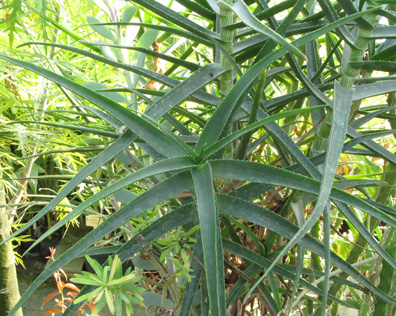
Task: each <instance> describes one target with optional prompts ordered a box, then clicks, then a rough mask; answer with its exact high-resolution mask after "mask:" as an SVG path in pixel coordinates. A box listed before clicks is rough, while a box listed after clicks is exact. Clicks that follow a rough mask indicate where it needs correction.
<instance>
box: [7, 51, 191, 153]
mask: <svg viewBox="0 0 396 316" xmlns="http://www.w3.org/2000/svg"><path fill="white" fill-rule="evenodd" d="M0 58H2V59H4V60H7V61H9V62H12V63H14V64H16V65H18V66H21V67H24V68H25V69H29V70H31V71H33V72H36V73H37V74H39V75H41V76H43V77H45V78H47V79H49V80H51V81H53V82H55V83H57V84H59V85H61V86H63V87H65V88H67V89H69V90H71V91H73V92H74V93H76V94H78V95H80V96H82V97H84V98H85V99H87V100H89V101H91V102H92V103H94V104H96V105H97V106H99V107H101V108H102V109H104V110H105V111H107V112H108V113H111V115H112V116H114V117H116V118H117V119H118V120H120V121H121V122H123V123H124V124H125V125H126V126H127V127H129V128H130V129H132V130H133V131H134V132H135V133H136V134H137V135H138V136H140V137H141V138H143V139H144V140H146V141H147V142H148V143H149V144H151V145H152V146H154V147H155V148H156V150H157V151H158V152H159V153H162V154H164V155H165V156H184V155H185V154H186V152H185V151H184V150H183V149H182V148H181V147H180V145H179V143H176V142H174V141H173V139H171V138H170V137H169V136H168V135H166V134H165V133H163V132H161V131H160V130H158V129H157V128H156V127H154V126H153V125H152V124H150V123H149V122H147V121H146V120H145V119H144V118H142V117H141V116H139V115H138V114H137V113H134V112H132V111H130V110H128V109H126V108H124V107H122V106H121V105H119V104H118V103H116V102H114V101H112V100H110V99H108V98H106V97H104V96H102V95H100V94H99V93H97V92H94V91H92V90H90V89H88V88H85V87H83V86H81V85H79V84H77V83H75V82H73V81H71V80H69V79H66V78H64V77H62V76H59V75H57V74H55V73H53V72H51V71H48V70H46V69H43V68H40V67H37V66H36V65H33V64H31V63H27V62H23V61H19V60H17V59H14V58H11V57H8V56H5V55H0Z"/></svg>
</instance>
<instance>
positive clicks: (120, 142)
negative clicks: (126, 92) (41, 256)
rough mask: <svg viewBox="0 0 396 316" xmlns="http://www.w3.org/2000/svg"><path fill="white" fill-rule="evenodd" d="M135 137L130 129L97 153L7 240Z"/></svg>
mask: <svg viewBox="0 0 396 316" xmlns="http://www.w3.org/2000/svg"><path fill="white" fill-rule="evenodd" d="M132 138H133V133H132V132H130V131H128V132H126V133H125V134H123V135H122V136H121V137H120V138H118V139H117V140H116V141H114V142H113V143H112V144H111V145H110V146H109V147H107V148H106V149H105V150H103V151H102V152H101V153H100V154H99V155H97V156H96V157H95V158H94V159H93V160H92V161H90V162H89V163H88V164H87V165H86V166H85V167H84V168H83V169H82V170H81V171H80V172H79V173H78V174H77V175H76V176H74V177H73V179H71V180H70V181H69V182H68V183H67V184H66V186H65V187H64V188H63V189H62V191H61V192H60V193H59V194H58V195H57V196H56V197H55V198H54V199H52V200H51V201H50V202H49V203H48V204H47V205H46V206H45V207H44V208H43V209H42V210H41V211H40V212H38V213H37V214H36V215H35V216H34V217H33V218H32V219H31V220H30V221H29V222H28V223H26V224H25V225H24V226H23V227H22V228H20V229H19V230H18V231H16V232H14V233H13V234H12V235H11V236H10V237H9V238H8V239H6V240H4V241H3V243H4V242H6V241H7V240H9V239H11V238H14V237H16V236H18V235H19V234H21V233H22V232H24V231H25V230H26V229H28V228H29V227H31V226H32V225H33V224H34V223H36V222H37V221H38V220H39V219H40V218H42V217H43V216H44V215H45V214H47V213H48V212H50V211H51V210H52V209H53V208H54V207H55V206H56V205H58V204H59V203H60V202H61V201H62V200H63V199H64V198H65V197H66V196H67V195H68V194H70V192H72V191H73V189H74V188H75V187H76V186H77V185H78V184H80V183H81V182H82V181H83V180H84V179H86V178H87V177H88V176H89V175H90V174H91V173H92V172H94V171H95V170H97V169H98V168H100V167H101V166H102V165H104V164H105V163H106V162H108V161H110V160H111V159H113V158H114V157H115V156H116V155H118V154H119V153H120V152H121V151H123V150H124V149H125V148H127V147H128V146H129V145H130V143H131V139H132Z"/></svg>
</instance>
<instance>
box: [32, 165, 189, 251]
mask: <svg viewBox="0 0 396 316" xmlns="http://www.w3.org/2000/svg"><path fill="white" fill-rule="evenodd" d="M195 165H196V164H195V163H194V162H193V161H192V160H191V159H190V158H187V157H180V158H179V157H178V158H171V159H166V160H162V161H159V162H157V163H154V164H152V165H149V166H147V167H145V168H142V169H140V170H138V171H136V172H134V173H132V174H130V175H128V176H126V177H124V178H122V179H120V180H118V181H116V182H115V183H113V184H111V185H109V186H107V187H105V188H103V189H102V190H101V191H99V192H97V193H96V194H94V195H93V196H91V197H90V198H88V199H87V200H85V201H84V202H82V203H80V204H79V205H78V206H77V207H76V208H74V209H73V210H72V211H71V212H70V213H68V214H67V215H66V216H64V217H63V218H62V219H61V220H60V221H58V222H57V223H56V224H55V225H53V226H52V227H51V228H50V229H48V230H47V231H46V232H45V233H44V234H43V235H42V236H40V237H39V238H38V239H37V240H36V241H35V242H34V244H33V245H32V246H31V247H30V248H29V249H28V250H26V252H28V251H29V250H30V249H32V248H33V247H34V246H35V245H37V244H38V243H40V242H41V241H42V240H44V239H45V238H46V237H48V236H50V235H51V234H52V233H54V232H55V231H57V230H58V229H59V228H61V227H62V226H64V225H65V224H66V223H67V222H69V221H70V220H72V219H73V218H74V217H76V216H78V215H80V214H81V213H82V212H83V211H84V210H85V209H87V208H88V207H90V206H91V205H92V204H94V203H96V202H98V201H100V200H101V199H103V198H105V197H106V196H109V195H110V194H114V193H115V192H117V191H119V190H121V189H122V188H125V187H127V186H129V185H131V184H132V183H134V182H136V181H139V180H142V179H145V178H148V177H150V176H154V175H157V174H160V173H165V172H170V171H176V170H183V169H187V168H192V167H194V166H195ZM128 192H129V191H128Z"/></svg>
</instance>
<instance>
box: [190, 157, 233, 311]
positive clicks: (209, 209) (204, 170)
mask: <svg viewBox="0 0 396 316" xmlns="http://www.w3.org/2000/svg"><path fill="white" fill-rule="evenodd" d="M192 175H193V178H194V186H195V192H196V199H197V205H198V214H199V222H200V225H201V239H202V247H203V255H204V261H205V268H206V282H207V287H208V295H209V305H210V310H211V313H212V315H223V316H225V315H226V310H225V289H224V274H223V273H224V272H223V271H224V265H223V247H222V244H221V237H220V234H219V232H220V227H219V218H218V215H217V209H216V198H215V192H214V187H213V177H212V171H211V167H210V165H209V164H208V163H205V164H204V165H203V166H200V167H198V168H195V169H193V170H192Z"/></svg>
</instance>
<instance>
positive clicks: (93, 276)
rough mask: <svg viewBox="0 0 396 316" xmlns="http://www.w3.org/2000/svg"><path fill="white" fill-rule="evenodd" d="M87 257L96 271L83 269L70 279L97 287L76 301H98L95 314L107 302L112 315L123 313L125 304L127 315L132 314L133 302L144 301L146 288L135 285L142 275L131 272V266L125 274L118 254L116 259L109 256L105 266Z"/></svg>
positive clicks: (93, 312)
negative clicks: (143, 294) (91, 271)
mask: <svg viewBox="0 0 396 316" xmlns="http://www.w3.org/2000/svg"><path fill="white" fill-rule="evenodd" d="M86 259H87V261H88V262H89V264H90V265H91V267H92V268H93V269H94V270H95V273H89V272H85V271H83V272H82V274H77V275H75V276H74V278H72V279H70V281H72V282H75V283H78V284H84V285H93V286H96V287H97V288H96V289H95V291H93V292H91V293H88V294H85V295H82V296H80V297H79V298H77V299H76V300H75V301H74V303H75V304H77V303H79V302H85V301H88V302H93V303H96V307H95V309H94V310H93V311H92V314H93V315H96V314H97V313H99V312H100V311H101V310H102V308H103V307H104V306H105V305H106V304H107V306H108V307H109V309H110V312H111V314H112V315H114V312H115V313H116V315H122V310H123V309H122V306H123V305H125V311H126V313H127V315H128V316H129V315H132V314H133V307H132V304H139V303H140V304H142V302H143V298H142V297H141V296H140V293H141V292H143V291H144V289H142V288H140V287H138V286H136V285H135V283H136V282H138V281H139V280H140V278H141V277H139V276H135V275H134V274H133V273H131V269H130V268H129V270H127V271H126V272H125V275H123V272H122V264H121V261H120V259H119V258H118V256H117V255H116V256H115V257H114V259H113V258H112V257H109V264H108V265H106V266H105V267H104V268H103V267H102V266H101V265H100V264H99V263H98V262H97V261H96V260H94V259H92V258H90V257H89V256H87V257H86Z"/></svg>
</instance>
